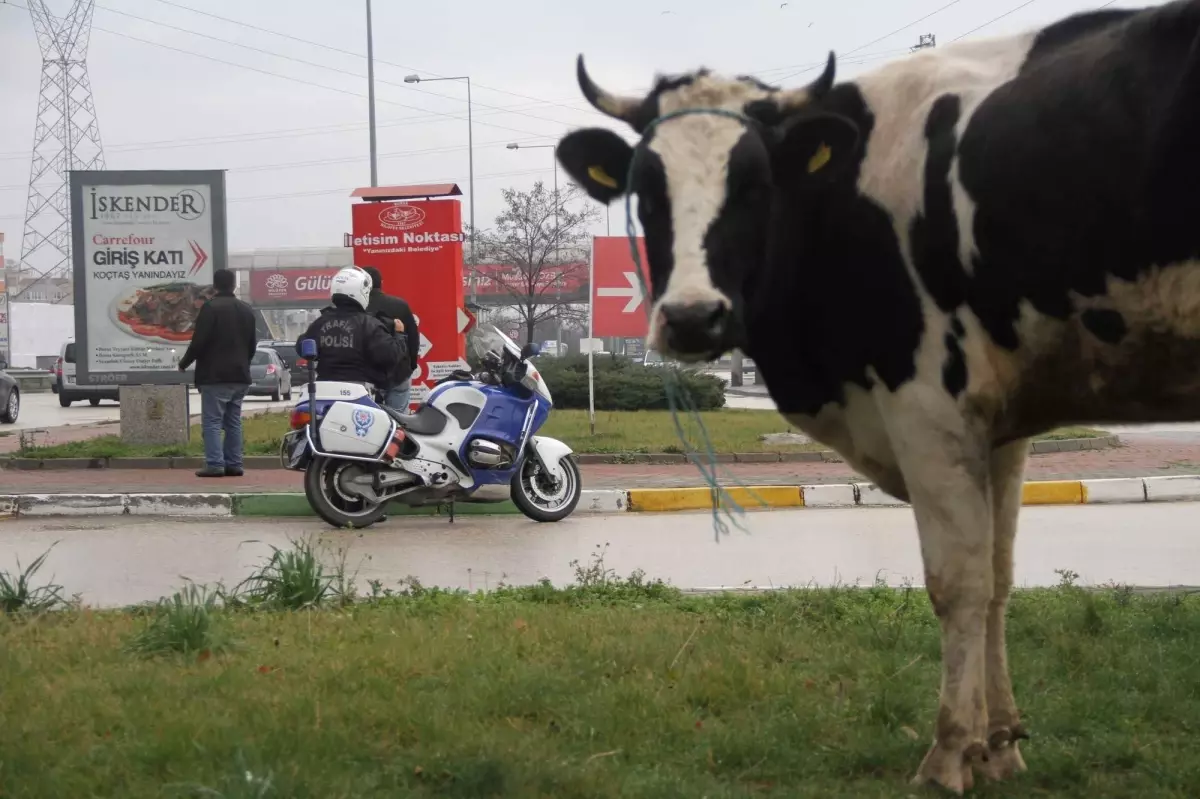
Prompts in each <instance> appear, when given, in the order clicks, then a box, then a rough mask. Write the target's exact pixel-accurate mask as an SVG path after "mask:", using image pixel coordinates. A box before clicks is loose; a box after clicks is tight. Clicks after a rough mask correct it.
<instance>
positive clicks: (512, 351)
mask: <svg viewBox="0 0 1200 799" xmlns="http://www.w3.org/2000/svg"><path fill="white" fill-rule="evenodd" d="M492 330H493V331H494V332H495V334H496V336H497V337H499V339H500V341H501V343H503V344H504V350H505V351H506V352H507V353H508V354H509V355H511V356H512V357H513V358H514V359H516V360H518V361H519V360H521V348H520V347H518V346H517V345H516V342H514V341H513V340H512V339H511V338H509V337H508V336H506V335H504V334H503V333H501V332H500V328H498V327H496V326H495V325H493V326H492Z"/></svg>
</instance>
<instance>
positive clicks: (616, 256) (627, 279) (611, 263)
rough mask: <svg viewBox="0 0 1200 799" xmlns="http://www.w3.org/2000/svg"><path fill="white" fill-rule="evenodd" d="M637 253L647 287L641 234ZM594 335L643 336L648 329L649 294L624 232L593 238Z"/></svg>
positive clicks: (643, 244)
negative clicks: (645, 292)
mask: <svg viewBox="0 0 1200 799" xmlns="http://www.w3.org/2000/svg"><path fill="white" fill-rule="evenodd" d="M638 254H639V257H640V258H641V260H642V269H643V272H642V275H643V276H644V279H645V285H646V288H647V290H648V289H649V287H650V273H649V271H648V267H647V266H646V242H645V240H644V239H642V238H638ZM592 269H593V271H594V272H595V275H594V277H593V280H592V335H594V336H597V337H601V336H621V337H628V338H635V337H637V338H642V337H645V336H646V335H647V333H649V330H650V324H649V317H650V304H649V298H648V297H646V296H645V294H644V293H643V291H642V285H643V284H642V281H640V280H638V273H637V267H636V266H635V265H634V263H633V255H632V254H631V253H630V252H629V239H627V238H626V237H624V236H597V237H596V238H594V239H592Z"/></svg>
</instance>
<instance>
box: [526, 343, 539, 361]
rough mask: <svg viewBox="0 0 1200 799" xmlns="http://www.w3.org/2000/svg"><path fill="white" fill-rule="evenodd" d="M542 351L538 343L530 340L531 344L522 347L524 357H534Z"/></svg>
mask: <svg viewBox="0 0 1200 799" xmlns="http://www.w3.org/2000/svg"><path fill="white" fill-rule="evenodd" d="M541 352H542V349H541V347H539V346H538V345H537V344H534V343H533V342H530V343H529V344H526V345H525V346H524V347H522V348H521V357H522V358H532V357H534V356H535V355H540V354H541Z"/></svg>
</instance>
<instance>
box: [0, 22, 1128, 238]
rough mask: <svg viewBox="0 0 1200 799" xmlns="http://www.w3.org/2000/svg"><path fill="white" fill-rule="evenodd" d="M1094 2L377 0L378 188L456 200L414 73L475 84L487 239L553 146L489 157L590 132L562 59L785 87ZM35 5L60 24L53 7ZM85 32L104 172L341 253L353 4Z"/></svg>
mask: <svg viewBox="0 0 1200 799" xmlns="http://www.w3.org/2000/svg"><path fill="white" fill-rule="evenodd" d="M26 2H27V0H7V3H6V2H5V0H0V76H2V78H0V232H6V233H7V234H8V235H7V238H8V242H7V245H6V251H5V254H6V256H7V257H8V258H10V259H14V260H15V259H16V258H17V257H18V256H19V254H20V245H19V241H20V237H21V226H22V215H23V213H24V208H25V200H26V188H25V186H26V184H27V183H28V179H29V153H30V147H31V144H32V136H33V128H34V120H35V116H36V111H37V101H38V81H39V74H40V64H41V57H40V54H39V52H38V46H37V41H36V39H35V37H34V32H33V27H32V24H31V22H30V18H29V12H28V11H27V10H26V9H25V8H24V6H25V5H26ZM1103 2H1104V0H1093V1H1092V2H1088V1H1087V0H1031V1H1030V2H1026V0H957V2H952V1H951V0H840V1H839V2H834V3H813V2H800V1H794V2H786V3H781V2H780V0H728V1H727V2H721V3H718V2H715V0H651V1H650V2H647V0H605V2H603V3H596V2H590V1H589V2H580V0H556V1H554V2H551V0H504V1H503V2H497V0H487V1H485V0H429V1H427V2H421V3H418V2H412V1H411V0H374V4H373V14H374V29H375V57H376V60H377V64H376V83H377V89H376V98H377V116H378V126H379V128H378V135H379V153H380V160H379V181H380V183H381V184H382V185H394V184H404V183H423V182H432V181H455V182H458V183H459V184H460V185H461V186H462V189H463V191H464V193H465V192H466V191H467V177H468V169H467V146H466V145H467V122H466V117H465V112H466V102H465V101H466V92H465V87H464V86H463V85H462V84H461V83H456V82H450V81H444V82H438V83H425V84H420V85H417V86H410V85H405V84H404V82H403V81H404V77H405V76H406V75H408V74H411V73H414V72H416V73H419V74H421V75H426V76H435V75H444V76H457V75H470V76H471V80H472V88H473V100H474V104H473V108H474V115H475V123H474V134H475V178H476V180H475V183H476V192H477V198H476V211H475V212H476V218H477V223H478V225H479V226H480V227H487V226H489V225H490V224H491V222H492V220H493V218H494V217H495V215H496V214H497V212H498V211H499V200H500V197H499V192H500V189H502V188H504V187H506V186H516V187H519V188H526V187H529V186H531V185H532V184H533V182H534V181H535V180H544V181H546V183H547V184H549V183H550V182H551V180H552V178H553V172H552V150H550V149H533V150H517V151H512V150H508V149H506V148H505V144H506V143H508V142H511V141H517V142H520V143H522V144H530V145H538V144H542V145H552V144H554V143H555V142H556V141H557V139H558V138H559V137H560V136H561V135H562V134H563V133H564V132H566V131H567V130H569V129H571V128H574V127H580V126H584V125H594V124H601V125H607V124H608V120H607V119H606V118H605V117H602V116H600V115H599V114H597V113H595V112H593V111H591V109H590V108H589V107H588V106H587V103H586V102H585V101H584V100H583V99H582V97H581V95H580V93H579V89H578V87H577V85H576V83H575V78H574V59H575V56H576V54H577V53H579V52H580V51H582V52H583V53H584V54H585V56H586V58H587V60H588V65H589V69H590V71H591V73H592V76H593V77H594V78H595V79H596V80H597V82H599V83H600V84H601V85H603V86H605V87H606V88H609V89H612V90H615V91H626V92H633V91H637V90H639V89H643V88H645V87H646V86H647V85H648V84H649V82H650V79H651V77H652V75H653V74H654V73H655V72H656V71H664V72H677V71H683V70H687V69H691V68H694V67H696V66H699V65H706V66H709V67H711V68H713V69H716V70H719V71H723V72H730V73H744V72H752V73H754V74H756V75H758V76H759V77H761V78H762V79H764V80H767V81H771V82H775V81H779V82H782V84H784V85H799V84H802V83H804V82H806V81H807V80H811V79H812V78H813V77H814V76H815V74H814V73H813V72H812V69H813V68H814V65H816V64H819V63H820V62H821V61H822V60H823V58H824V57H825V54H826V53H827V52H828V51H829V50H830V49H833V50H834V51H836V52H837V53H838V54H839V55H840V56H842V57H841V59H840V61H839V76H840V77H845V76H848V75H853V74H855V73H858V72H861V71H863V70H866V69H870V68H873V67H875V66H877V65H879V64H882V63H884V62H885V61H886V60H888V59H890V58H896V57H899V56H901V55H902V54H904V53H905V52H907V49H908V48H909V47H910V46H911V45H913V44H915V43H916V42H917V39H918V36H919V35H920V34H924V33H934V34H936V36H937V41H938V44H939V45H941V44H947V43H949V42H950V41H951V40H953V39H955V38H956V37H959V36H962V35H968V36H991V35H997V34H1003V33H1009V32H1014V31H1017V30H1021V29H1024V28H1028V27H1031V26H1036V25H1040V24H1044V23H1046V22H1049V21H1052V20H1054V19H1057V18H1059V17H1061V16H1064V15H1067V14H1070V13H1073V12H1076V11H1080V10H1084V9H1088V8H1094V7H1096V6H1098V5H1101V4H1102V3H1103ZM46 4H47V6H48V7H49V9H50V11H51V13H53V14H56V15H62V14H64V13H66V11H67V10H68V8H69V7H70V4H71V0H46ZM1112 5H1116V6H1124V5H1131V6H1132V5H1144V3H1127V2H1116V3H1113V4H1112ZM188 7H191V8H195V9H202V10H203V11H204V12H206V13H207V14H208V15H217V16H220V17H225V18H228V19H229V20H233V22H229V21H223V20H221V19H217V18H214V17H213V16H207V15H205V14H204V13H195V12H193V11H190V10H187V9H188ZM150 20H153V21H150ZM94 22H95V30H94V31H93V34H92V38H91V48H90V53H89V68H90V72H91V80H92V86H93V89H94V92H95V100H96V107H97V111H98V114H99V120H100V127H101V133H102V138H103V141H104V145H105V155H106V158H107V164H108V167H109V168H110V169H226V170H228V189H229V197H230V203H229V209H228V213H229V220H230V226H229V230H230V246H231V247H232V248H233V249H235V250H242V249H249V248H255V247H295V246H307V245H325V246H340V245H341V242H342V233H343V232H346V231H348V230H349V228H350V211H349V205H350V199H349V197H348V196H347V195H348V193H349V191H350V190H351V189H353V188H354V187H357V186H364V185H368V184H369V182H370V173H369V166H368V157H367V153H368V145H367V142H368V139H367V126H366V122H367V102H366V90H367V88H366V78H365V75H366V58H365V56H364V55H362V54H365V52H366V34H365V13H364V3H363V2H362V0H169V2H168V0H98V2H97V5H96V11H95V17H94ZM156 23H159V24H156ZM237 23H245V25H239V24H237ZM246 25H249V26H255V27H257V28H259V29H260V30H255V29H253V28H250V27H246ZM167 26H175V28H178V29H182V30H178V29H173V28H172V27H167ZM981 26H982V27H981ZM975 29H978V30H975ZM275 33H282V34H286V35H287V36H290V37H295V38H293V39H288V38H284V37H281V36H278V35H275ZM129 37H135V38H136V39H141V40H144V41H135V40H134V38H129ZM296 39H302V40H307V41H308V42H314V43H318V44H319V45H324V46H325V47H321V46H315V45H314V44H306V43H302V42H299V41H296ZM156 44H157V45H161V46H156ZM326 47H327V48H333V49H325V48H326ZM167 48H174V49H167ZM338 50H341V51H346V52H337V51H338ZM179 51H187V52H179ZM260 51H266V52H260ZM210 59H219V60H220V61H225V62H230V63H218V62H217V61H214V60H210ZM289 59H298V60H299V61H307V62H312V63H313V64H316V65H319V66H312V65H309V64H304V63H299V61H297V60H289ZM234 64H237V65H241V66H234ZM256 70H257V71H256ZM806 70H807V71H806ZM266 73H274V74H266ZM321 87H328V88H321ZM613 127H616V126H615V125H614V126H613ZM617 129H620V128H617ZM622 133H626V134H627V133H628V131H627V130H622ZM561 177H562V176H561V175H560V179H561ZM463 199H464V206H463V220H464V222H465V221H467V204H466V202H465V200H466V197H464V198H463ZM619 213H621V211H620V209H618V208H616V207H614V208H613V211H612V224H613V232H614V233H617V232H618V229H619V219H618V214H619ZM601 220H602V221H601V224H600V226H599V228H598V229H597V232H599V233H603V232H604V223H603V217H601Z"/></svg>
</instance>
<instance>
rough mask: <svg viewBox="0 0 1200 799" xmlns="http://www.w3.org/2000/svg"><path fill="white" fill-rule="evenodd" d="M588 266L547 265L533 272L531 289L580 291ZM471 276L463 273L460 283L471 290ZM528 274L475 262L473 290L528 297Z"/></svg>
mask: <svg viewBox="0 0 1200 799" xmlns="http://www.w3.org/2000/svg"><path fill="white" fill-rule="evenodd" d="M587 279H588V265H587V264H586V263H579V264H563V265H561V266H546V267H543V268H541V269H540V270H539V271H538V273H537V274H536V275H534V281H533V282H534V286H533V291H534V293H536V294H548V295H553V294H554V293H555V292H556V291H557V292H561V293H562V294H581V293H583V292H584V291H586V289H587ZM470 280H471V276H470V275H469V274H465V273H464V275H463V281H464V283H463V286H464V287H465V289H466V291H467V293H468V294H469V293H470V292H471V286H470ZM529 283H530V276H529V275H528V274H526V273H525V272H524V271H523V270H522V269H521V268H520V267H518V266H513V265H511V264H477V265H476V266H475V284H476V285H475V293H476V294H479V295H481V296H484V297H505V296H513V295H515V296H522V297H524V296H528V295H529V289H530V285H529Z"/></svg>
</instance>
